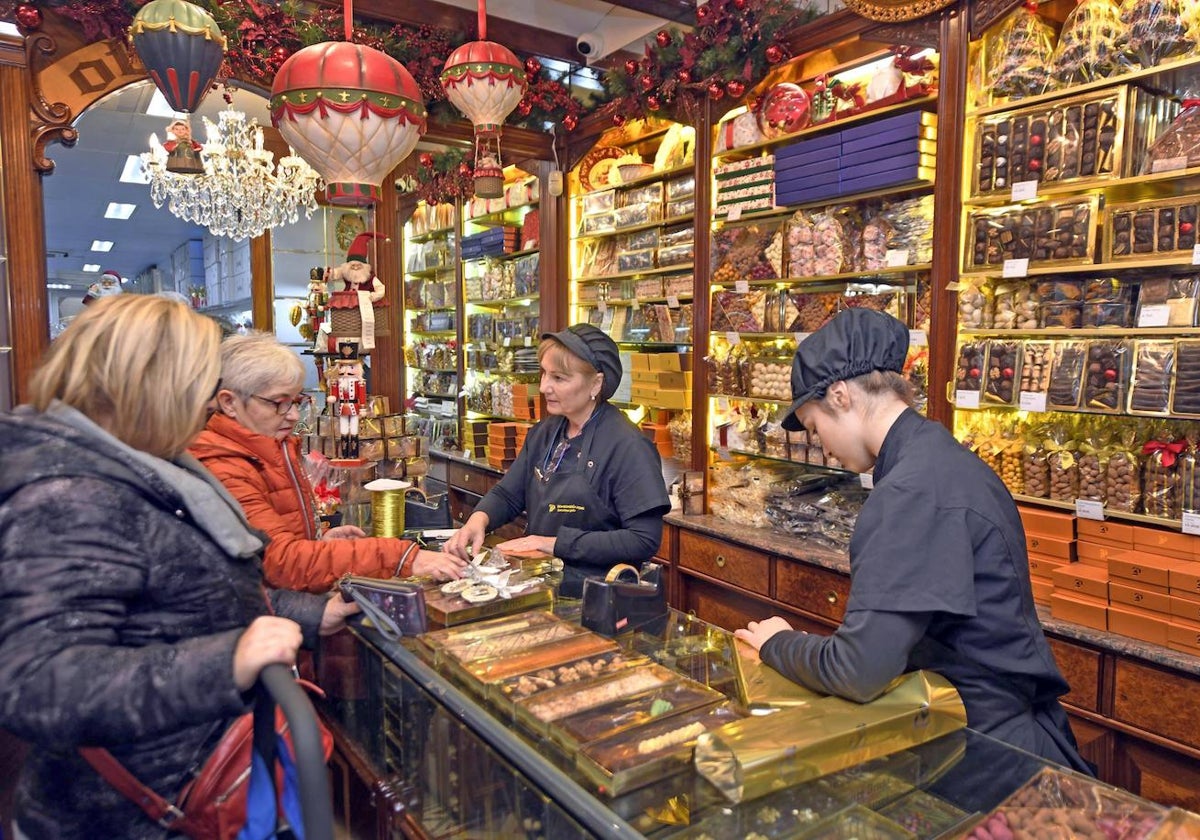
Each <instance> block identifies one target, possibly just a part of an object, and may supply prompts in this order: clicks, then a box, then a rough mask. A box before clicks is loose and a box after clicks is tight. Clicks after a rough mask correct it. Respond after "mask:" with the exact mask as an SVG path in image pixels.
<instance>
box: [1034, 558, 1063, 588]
mask: <svg viewBox="0 0 1200 840" xmlns="http://www.w3.org/2000/svg"><path fill="white" fill-rule="evenodd" d="M1068 562H1070V561H1068V560H1064V559H1063V558H1061V557H1047V556H1045V555H1042V554H1030V555H1029V575H1030V577H1035V578H1041V579H1042V580H1044V581H1045V582H1046V583H1053V578H1052V577H1051V574H1052V573H1053V572H1054V570H1055V569H1057V568H1059V567H1060V566H1062V565H1064V564H1066V563H1068Z"/></svg>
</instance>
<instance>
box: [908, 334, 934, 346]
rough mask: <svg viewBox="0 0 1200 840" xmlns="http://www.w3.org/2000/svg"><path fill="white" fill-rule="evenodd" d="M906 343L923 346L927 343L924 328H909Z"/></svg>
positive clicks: (927, 338) (927, 337)
mask: <svg viewBox="0 0 1200 840" xmlns="http://www.w3.org/2000/svg"><path fill="white" fill-rule="evenodd" d="M908 343H909V344H911V345H912V346H913V347H924V346H925V345H926V344H928V343H929V336H927V335H926V334H925V330H909V331H908Z"/></svg>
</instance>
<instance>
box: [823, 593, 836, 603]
mask: <svg viewBox="0 0 1200 840" xmlns="http://www.w3.org/2000/svg"><path fill="white" fill-rule="evenodd" d="M825 600H826V601H828V602H829V603H830V605H834V604H837V602H838V596H837V593H836V592H833V591H830V592H827V593H825Z"/></svg>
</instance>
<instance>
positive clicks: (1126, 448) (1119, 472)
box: [1104, 423, 1142, 513]
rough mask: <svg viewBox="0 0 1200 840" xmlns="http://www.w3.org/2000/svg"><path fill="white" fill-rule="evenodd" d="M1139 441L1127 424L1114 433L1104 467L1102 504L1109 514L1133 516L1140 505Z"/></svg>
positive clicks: (1136, 434) (1133, 426) (1137, 433)
mask: <svg viewBox="0 0 1200 840" xmlns="http://www.w3.org/2000/svg"><path fill="white" fill-rule="evenodd" d="M1140 438H1141V435H1140V434H1139V432H1138V427H1137V425H1136V424H1134V423H1127V424H1125V425H1123V426H1121V427H1120V428H1119V429H1118V430H1117V432H1116V434H1115V435H1114V437H1113V440H1112V443H1111V445H1110V446H1109V451H1108V459H1107V461H1106V462H1105V464H1104V500H1105V501H1104V503H1105V504H1106V505H1107V506H1108V507H1109V508H1111V509H1112V510H1119V511H1124V512H1125V513H1133V512H1134V511H1135V510H1137V509H1138V506H1139V505H1140V504H1141V502H1142V478H1141V473H1140V470H1139V463H1138V452H1139V450H1140V449H1141V447H1140V446H1139V444H1138V441H1139V440H1140Z"/></svg>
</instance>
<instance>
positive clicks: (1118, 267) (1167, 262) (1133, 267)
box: [961, 256, 1200, 280]
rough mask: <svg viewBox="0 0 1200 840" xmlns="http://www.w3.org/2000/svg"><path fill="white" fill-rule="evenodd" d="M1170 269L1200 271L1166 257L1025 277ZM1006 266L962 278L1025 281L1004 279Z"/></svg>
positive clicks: (1050, 268) (1060, 268)
mask: <svg viewBox="0 0 1200 840" xmlns="http://www.w3.org/2000/svg"><path fill="white" fill-rule="evenodd" d="M1156 268H1158V269H1168V270H1170V271H1174V272H1179V273H1181V274H1182V273H1189V274H1194V273H1196V272H1197V271H1200V267H1198V266H1196V265H1193V264H1192V263H1191V262H1190V261H1189V262H1181V261H1180V258H1179V257H1177V256H1176V257H1165V258H1162V259H1147V260H1125V261H1122V262H1094V263H1077V264H1070V265H1044V266H1039V265H1031V266H1029V270H1028V271H1027V272H1026V273H1025V277H1042V276H1045V275H1047V274H1110V273H1114V272H1130V271H1147V270H1152V269H1156ZM1003 275H1004V266H1001V265H998V266H996V267H995V268H991V267H989V268H987V269H983V270H981V269H979V268H970V269H964V270H963V271H962V272H961V277H962V279H964V280H970V279H972V278H974V277H979V278H989V277H999V278H1002V279H1004V280H1023V279H1025V278H1024V277H1004V276H1003Z"/></svg>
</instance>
